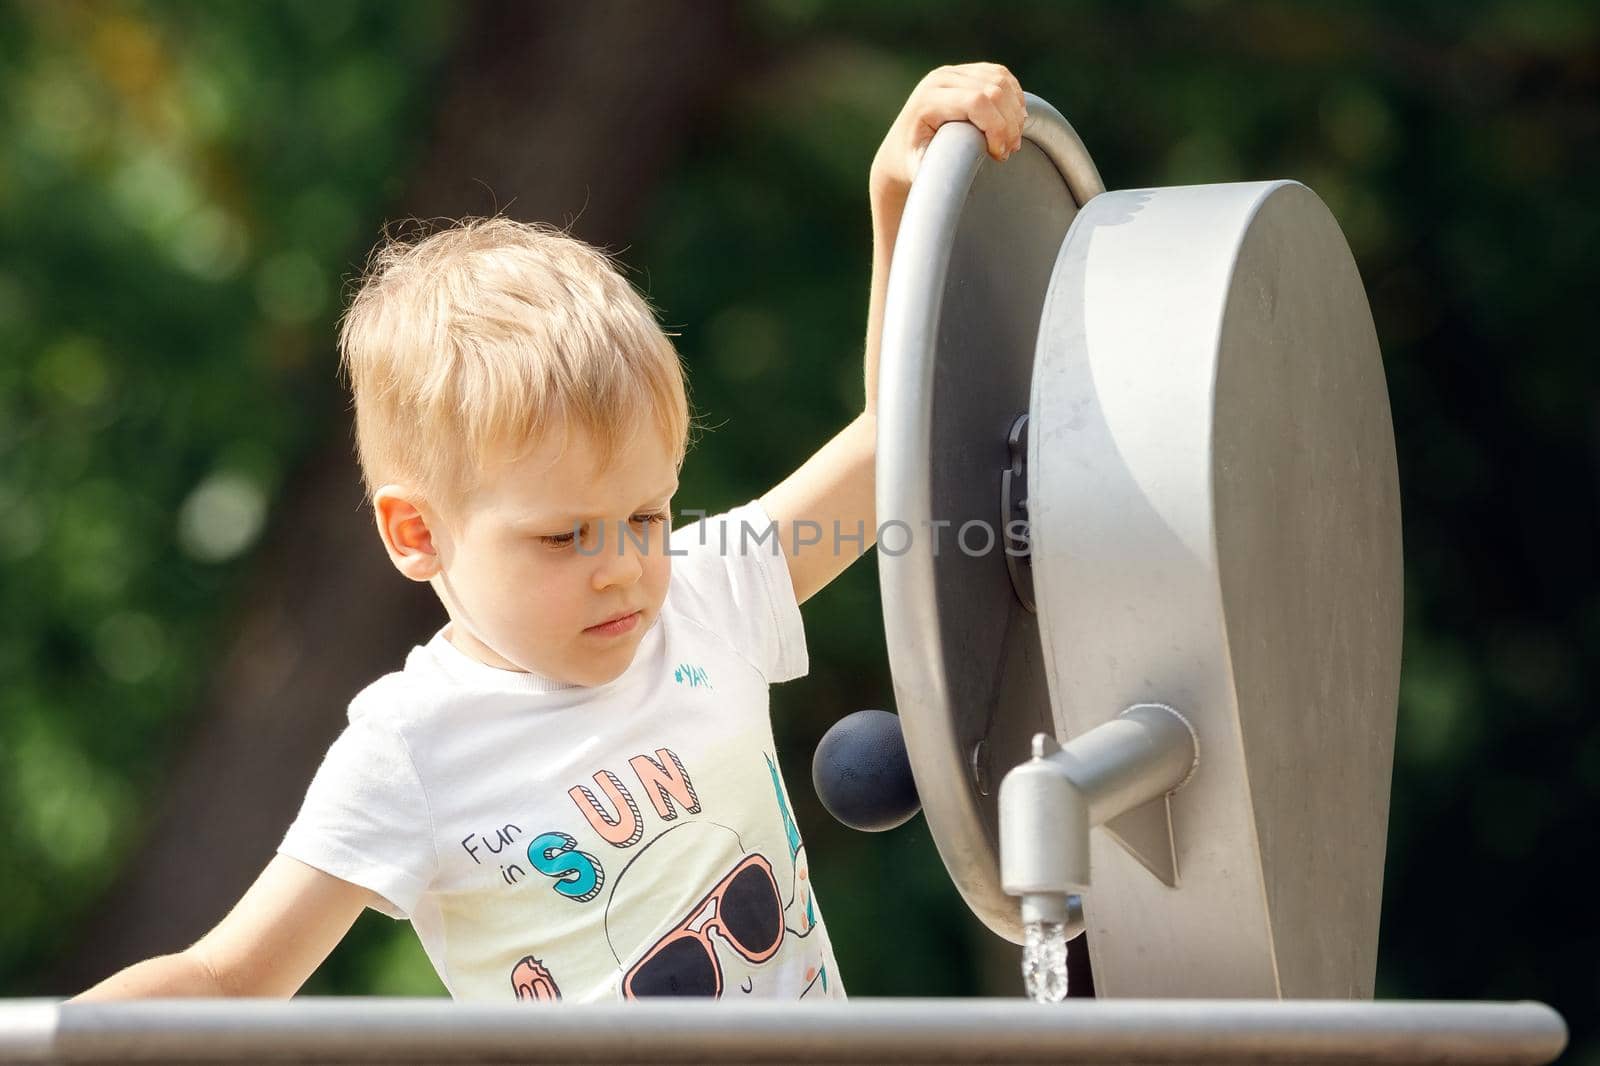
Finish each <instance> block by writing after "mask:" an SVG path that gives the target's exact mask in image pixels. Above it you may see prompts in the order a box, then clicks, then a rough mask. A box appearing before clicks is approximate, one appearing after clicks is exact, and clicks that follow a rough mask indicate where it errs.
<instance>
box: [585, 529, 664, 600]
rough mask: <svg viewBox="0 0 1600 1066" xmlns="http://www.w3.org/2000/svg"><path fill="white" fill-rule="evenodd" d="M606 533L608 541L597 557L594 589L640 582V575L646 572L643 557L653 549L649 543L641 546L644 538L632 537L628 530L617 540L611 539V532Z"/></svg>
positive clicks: (623, 531) (624, 530) (646, 542)
mask: <svg viewBox="0 0 1600 1066" xmlns="http://www.w3.org/2000/svg"><path fill="white" fill-rule="evenodd" d="M606 532H607V534H608V538H607V541H606V543H605V544H604V545H603V547H602V548H601V550H600V551H599V552H598V553H597V554H596V556H595V568H594V587H595V588H596V589H597V590H601V589H607V588H611V587H613V586H615V585H631V584H633V583H634V582H635V581H637V580H639V575H640V574H642V573H643V572H644V561H643V559H642V558H641V556H642V555H643V553H644V552H646V551H650V550H652V548H653V545H651V544H650V543H649V542H648V541H645V542H644V543H642V544H641V542H640V540H641V539H642V538H639V539H636V538H634V537H630V536H629V535H628V531H627V530H626V529H623V530H622V531H621V533H622V536H621V537H620V538H619V539H617V540H611V539H610V538H609V534H610V533H611V531H610V530H607V531H606Z"/></svg>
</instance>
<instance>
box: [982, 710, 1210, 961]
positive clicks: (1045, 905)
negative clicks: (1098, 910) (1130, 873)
mask: <svg viewBox="0 0 1600 1066" xmlns="http://www.w3.org/2000/svg"><path fill="white" fill-rule="evenodd" d="M1198 751H1199V748H1198V742H1197V740H1196V738H1195V734H1194V730H1193V729H1192V728H1191V727H1190V725H1189V723H1188V721H1187V720H1186V719H1185V718H1184V717H1183V716H1182V715H1181V714H1179V713H1178V712H1177V711H1175V710H1173V709H1172V708H1171V707H1168V706H1166V705H1165V704H1159V703H1141V704H1136V705H1134V706H1132V707H1129V708H1128V709H1127V710H1125V711H1123V712H1122V713H1121V714H1120V715H1118V716H1117V717H1116V718H1113V719H1112V720H1111V721H1109V722H1105V723H1103V724H1102V725H1099V726H1096V727H1095V728H1094V729H1091V730H1090V731H1089V732H1087V733H1084V734H1083V735H1082V736H1080V737H1078V738H1077V739H1075V740H1073V741H1071V742H1070V743H1068V744H1067V745H1066V747H1061V746H1059V745H1057V744H1056V742H1055V740H1054V739H1053V738H1052V737H1050V736H1048V735H1047V734H1044V733H1040V734H1038V735H1037V736H1035V737H1034V739H1033V756H1032V758H1030V759H1028V760H1027V761H1026V762H1024V763H1022V764H1021V765H1019V766H1017V767H1015V768H1014V769H1012V770H1011V772H1010V773H1008V774H1006V776H1005V779H1004V780H1003V781H1001V783H1000V880H1001V885H1002V887H1004V889H1005V891H1006V892H1007V893H1008V894H1010V895H1013V896H1020V897H1021V898H1022V902H1021V906H1022V920H1023V921H1024V922H1028V921H1044V922H1062V923H1067V924H1068V925H1069V929H1073V930H1074V931H1073V932H1071V933H1069V937H1070V936H1071V935H1076V930H1078V929H1081V928H1082V922H1083V912H1082V900H1081V898H1080V897H1081V894H1082V893H1084V892H1086V891H1087V890H1088V888H1089V881H1090V877H1089V830H1090V829H1092V828H1093V827H1094V826H1097V825H1100V824H1102V823H1104V822H1106V821H1108V820H1110V819H1112V818H1115V817H1117V816H1118V815H1120V814H1123V813H1125V812H1127V811H1130V810H1132V809H1134V808H1135V807H1139V806H1141V805H1143V804H1145V803H1149V802H1150V801H1152V800H1159V799H1162V798H1163V797H1164V796H1166V795H1168V794H1169V793H1171V792H1175V791H1177V790H1178V789H1179V788H1181V787H1182V786H1183V785H1184V784H1186V783H1187V782H1188V780H1189V778H1190V777H1191V776H1192V775H1193V773H1194V770H1195V768H1196V766H1197V764H1198ZM1074 915H1075V919H1076V920H1075V924H1074V923H1073V918H1074Z"/></svg>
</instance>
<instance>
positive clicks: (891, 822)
mask: <svg viewBox="0 0 1600 1066" xmlns="http://www.w3.org/2000/svg"><path fill="white" fill-rule="evenodd" d="M811 784H812V785H813V786H814V787H815V788H816V790H817V798H818V799H820V800H822V805H823V806H824V807H826V808H828V813H829V814H831V815H833V816H834V817H835V818H837V819H839V821H841V822H843V823H844V824H845V825H847V826H849V827H850V828H852V829H860V830H862V831H863V832H867V833H881V832H883V831H884V830H885V829H893V828H894V827H895V826H897V825H904V824H905V823H906V822H907V821H909V820H910V818H911V816H912V815H914V814H916V813H917V812H918V811H919V810H921V809H922V801H921V800H920V799H918V798H917V782H916V780H915V779H914V778H913V777H912V776H911V760H910V759H909V758H907V757H906V739H905V736H904V735H903V734H902V733H901V732H900V719H899V718H898V717H896V716H895V715H892V714H890V713H889V712H888V711H857V712H856V713H854V714H849V715H846V716H845V717H843V718H841V719H839V720H838V721H837V722H835V723H834V724H833V728H832V729H830V730H828V732H827V733H826V734H825V735H824V736H823V738H822V742H821V743H820V744H818V745H817V753H816V755H815V756H814V757H813V758H812V760H811Z"/></svg>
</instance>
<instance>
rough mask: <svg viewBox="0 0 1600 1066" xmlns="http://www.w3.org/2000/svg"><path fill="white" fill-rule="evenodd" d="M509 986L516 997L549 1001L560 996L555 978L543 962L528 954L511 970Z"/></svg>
mask: <svg viewBox="0 0 1600 1066" xmlns="http://www.w3.org/2000/svg"><path fill="white" fill-rule="evenodd" d="M511 987H512V988H513V989H515V990H516V993H517V998H518V999H527V1000H534V1001H550V1000H557V999H560V998H561V990H560V989H559V988H557V987H556V979H555V978H554V977H551V976H550V971H549V970H547V969H545V965H544V963H542V962H540V961H539V960H538V959H536V958H534V957H533V956H532V955H528V956H526V957H524V958H523V960H522V961H521V962H519V963H517V965H516V967H515V968H514V969H513V970H512V971H511Z"/></svg>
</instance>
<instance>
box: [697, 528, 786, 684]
mask: <svg viewBox="0 0 1600 1066" xmlns="http://www.w3.org/2000/svg"><path fill="white" fill-rule="evenodd" d="M671 548H672V552H673V560H672V570H673V584H674V585H680V586H681V593H682V594H680V596H679V606H680V608H681V609H683V610H684V611H685V612H686V613H688V614H690V615H691V616H695V617H696V618H697V620H698V621H699V622H700V623H701V624H702V625H704V626H706V627H707V628H709V629H711V630H713V631H714V632H716V633H718V634H720V635H722V636H723V637H725V638H726V639H727V640H728V641H729V642H730V643H731V644H732V645H733V646H734V648H735V649H736V650H737V651H738V652H739V653H740V654H741V655H742V656H743V657H744V658H745V659H746V660H747V661H748V662H750V663H751V665H753V666H754V667H755V668H756V669H757V670H759V671H760V672H761V674H762V676H763V677H765V678H766V679H767V681H768V683H770V684H777V683H778V682H781V681H792V680H794V679H795V678H797V677H804V676H805V675H806V673H807V671H809V670H810V669H811V663H810V659H809V657H808V655H807V651H806V630H805V624H804V622H803V621H802V620H801V617H800V603H799V600H797V599H796V598H795V594H794V584H793V582H792V581H791V580H790V577H789V562H788V559H787V558H786V557H785V556H784V554H783V547H782V545H781V544H780V543H779V542H778V534H777V529H776V527H775V526H774V525H773V522H772V519H771V517H769V516H768V514H767V511H766V508H764V507H762V505H761V501H760V500H751V501H750V502H749V503H746V504H743V505H742V506H739V507H735V508H734V509H733V510H731V511H728V512H726V513H725V514H720V515H712V516H711V517H709V518H704V519H701V520H700V521H698V522H694V523H692V524H690V525H687V526H682V527H679V528H677V529H674V530H673V531H672V540H671Z"/></svg>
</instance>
